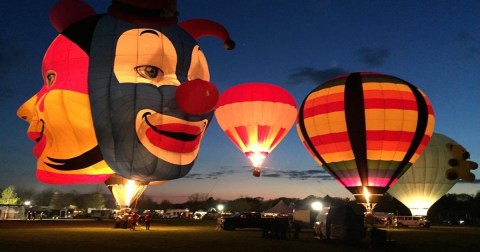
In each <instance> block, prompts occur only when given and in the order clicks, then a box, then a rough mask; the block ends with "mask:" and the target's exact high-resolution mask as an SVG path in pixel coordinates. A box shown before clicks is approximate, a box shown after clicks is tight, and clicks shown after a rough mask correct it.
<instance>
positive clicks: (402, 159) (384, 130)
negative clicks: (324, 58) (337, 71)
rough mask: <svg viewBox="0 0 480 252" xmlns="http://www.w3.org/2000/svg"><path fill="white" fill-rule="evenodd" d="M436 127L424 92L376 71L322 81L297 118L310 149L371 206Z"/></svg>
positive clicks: (361, 200)
mask: <svg viewBox="0 0 480 252" xmlns="http://www.w3.org/2000/svg"><path fill="white" fill-rule="evenodd" d="M433 126H434V115H433V109H432V106H431V105H430V101H429V100H428V99H427V97H426V96H425V95H424V94H423V92H421V91H420V90H419V89H418V88H416V87H415V86H413V85H412V84H410V83H408V82H406V81H404V80H401V79H399V78H396V77H393V76H389V75H384V74H378V73H351V74H348V75H345V76H340V77H337V78H335V79H332V80H329V81H327V82H325V83H323V84H322V85H320V86H318V87H317V88H316V89H314V90H313V91H312V92H310V94H308V95H307V97H306V98H305V100H304V101H303V103H302V106H301V107H300V110H299V116H298V122H297V130H298V134H299V136H300V139H301V140H302V142H303V143H304V145H305V147H306V148H307V150H308V151H309V153H310V154H311V155H312V156H313V157H314V159H315V160H316V161H317V162H318V163H319V164H320V165H322V167H323V168H324V169H325V170H327V171H328V172H329V173H330V174H331V175H332V176H333V177H335V178H336V180H337V181H338V182H339V183H340V184H341V185H343V186H344V187H345V188H347V189H348V190H349V191H350V192H351V193H352V194H353V195H354V196H355V197H356V199H357V201H359V202H361V203H364V204H365V205H366V206H367V210H368V209H371V208H372V207H373V206H374V204H375V203H377V202H378V200H379V197H381V196H382V195H383V194H384V193H385V192H386V191H387V190H388V188H390V187H391V186H392V185H394V184H395V183H396V182H397V180H398V178H399V177H400V176H401V175H402V174H403V173H404V172H405V171H406V170H407V169H408V168H409V167H410V166H411V165H412V164H413V163H414V162H415V160H417V158H418V157H419V156H420V154H421V153H422V151H423V150H424V149H425V146H426V145H427V143H428V141H429V140H430V136H431V134H432V133H433ZM367 196H368V197H367Z"/></svg>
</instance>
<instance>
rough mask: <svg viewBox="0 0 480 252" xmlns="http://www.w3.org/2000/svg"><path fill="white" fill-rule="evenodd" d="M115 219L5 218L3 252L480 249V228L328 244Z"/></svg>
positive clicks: (0, 235) (401, 232)
mask: <svg viewBox="0 0 480 252" xmlns="http://www.w3.org/2000/svg"><path fill="white" fill-rule="evenodd" d="M112 227H113V222H112V221H76V220H75V221H74V220H42V221H0V251H2V252H3V251H5V252H10V251H32V252H38V251H65V252H74V251H89V252H96V251H195V252H196V251H222V252H229V251H247V252H254V251H275V252H278V251H362V250H363V251H365V250H368V251H386V250H388V251H438V252H440V251H455V250H458V251H462V252H465V251H479V248H480V228H470V227H432V228H430V229H417V228H408V229H389V230H388V231H387V234H388V236H389V237H390V238H391V239H392V240H395V244H390V245H389V247H388V248H387V247H385V246H377V247H372V246H371V245H370V244H369V243H368V241H364V242H362V244H360V245H359V246H356V247H353V246H351V245H347V244H342V243H338V242H331V243H325V242H321V241H318V240H316V239H314V238H313V234H312V232H311V231H310V230H304V231H303V232H301V234H300V237H299V239H297V240H293V239H290V240H277V239H265V238H261V231H260V230H255V229H249V230H237V231H222V230H215V222H214V221H193V220H190V221H185V220H183V221H182V220H156V221H155V222H154V223H153V224H152V228H151V230H150V231H146V230H145V228H144V227H143V226H141V227H140V228H139V229H138V230H137V231H131V230H128V229H113V228H112Z"/></svg>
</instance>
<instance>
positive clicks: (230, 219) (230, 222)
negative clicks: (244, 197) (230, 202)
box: [220, 212, 262, 230]
mask: <svg viewBox="0 0 480 252" xmlns="http://www.w3.org/2000/svg"><path fill="white" fill-rule="evenodd" d="M220 227H221V228H222V229H223V230H235V229H236V228H262V216H261V213H259V212H242V213H236V214H233V215H230V216H225V217H222V219H221V224H220Z"/></svg>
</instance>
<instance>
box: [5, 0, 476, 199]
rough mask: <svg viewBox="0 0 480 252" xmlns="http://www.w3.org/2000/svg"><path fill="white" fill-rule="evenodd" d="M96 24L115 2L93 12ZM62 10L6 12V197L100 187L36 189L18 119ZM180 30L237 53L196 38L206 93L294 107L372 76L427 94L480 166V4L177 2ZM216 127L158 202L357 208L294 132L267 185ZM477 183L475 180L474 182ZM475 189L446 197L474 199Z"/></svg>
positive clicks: (440, 124) (27, 7) (157, 190)
mask: <svg viewBox="0 0 480 252" xmlns="http://www.w3.org/2000/svg"><path fill="white" fill-rule="evenodd" d="M86 2H88V3H89V4H91V5H92V6H93V7H94V8H95V9H96V11H97V13H104V12H106V9H107V7H108V6H109V4H110V1H108V0H98V1H94V0H89V1H86ZM54 3H55V1H52V0H49V1H26V0H19V1H8V2H6V1H2V3H0V21H1V22H0V32H1V34H2V36H0V111H1V112H0V115H1V117H2V119H1V122H0V128H1V129H2V130H1V131H0V141H1V143H2V144H1V146H0V171H1V173H2V176H0V187H5V186H8V185H11V184H14V185H16V186H17V187H24V188H33V189H42V188H48V187H54V188H58V189H59V190H64V191H70V190H73V189H75V190H78V191H87V192H88V191H92V190H95V189H96V188H103V185H82V186H62V187H60V186H52V185H45V184H41V183H39V182H37V181H36V179H35V159H34V157H33V155H32V154H31V153H32V148H33V143H32V142H31V141H30V140H29V139H28V138H27V136H26V130H27V124H26V123H25V122H23V121H22V120H20V119H18V118H17V117H16V114H15V113H16V110H17V108H18V107H19V106H20V105H21V104H22V103H23V102H24V101H25V100H26V99H28V98H29V97H31V95H33V94H34V93H36V92H37V90H38V89H39V88H40V87H41V85H42V80H41V72H40V66H41V61H42V57H43V53H44V52H45V50H46V49H47V47H48V45H49V44H50V42H51V41H52V40H53V38H54V37H55V36H56V32H55V30H54V29H53V27H52V26H51V25H50V23H49V19H48V12H49V10H50V8H51V7H52V6H53V4H54ZM178 10H179V12H180V20H186V19H190V18H208V19H212V20H215V21H217V22H220V23H222V24H223V25H224V26H225V27H226V28H227V29H228V30H229V32H230V35H231V37H232V38H233V39H234V40H235V41H236V43H237V47H236V49H235V50H233V51H225V50H223V47H222V44H221V42H220V41H218V40H217V39H214V38H200V39H199V44H200V46H201V47H202V48H203V51H204V52H205V54H206V56H207V60H208V62H209V67H210V75H211V81H212V82H213V83H214V84H215V85H216V86H217V87H218V89H219V90H220V91H221V92H222V91H224V90H225V89H227V88H228V87H230V86H232V85H235V84H239V83H244V82H251V81H259V82H269V83H274V84H277V85H280V86H282V87H284V88H286V89H287V90H289V91H290V92H291V93H292V94H293V95H294V97H295V100H296V102H297V106H299V105H300V104H301V102H302V101H303V99H304V98H305V97H306V95H307V94H308V93H309V92H310V91H311V90H312V89H313V88H315V87H316V86H317V85H319V84H321V83H322V82H323V81H325V80H327V79H329V78H331V77H334V76H336V75H338V74H342V73H346V72H358V71H373V72H381V73H385V74H390V75H394V76H397V77H400V78H402V79H404V80H407V81H409V82H410V83H412V84H414V85H416V86H417V87H419V88H420V89H422V90H423V91H424V92H425V93H426V94H427V96H428V97H429V98H430V100H431V102H432V105H433V108H434V110H435V115H436V125H435V132H438V133H442V134H445V135H447V136H449V137H451V138H453V139H455V140H456V141H457V142H459V143H460V144H462V145H463V146H464V147H466V148H467V149H468V150H469V151H470V153H471V159H472V160H474V161H476V162H479V161H480V141H479V140H480V136H479V133H478V132H479V130H480V106H479V105H480V104H479V103H480V102H479V98H480V14H479V13H480V1H476V0H463V1H456V2H455V3H453V2H452V1H433V0H426V1H413V0H408V1H380V0H379V1H353V0H342V1H323V0H302V1H289V0H245V1H221V0H204V1H186V0H183V1H182V0H179V1H178ZM248 165H249V161H248V160H247V158H245V157H244V156H243V154H242V153H241V152H240V151H239V150H238V149H236V147H235V146H234V145H233V144H232V143H231V142H230V140H229V139H228V138H227V137H226V136H225V135H224V134H223V132H222V131H221V130H220V128H219V127H218V124H217V123H216V121H215V122H212V124H211V126H210V128H209V129H208V131H207V133H206V136H205V138H204V140H203V143H202V147H201V150H200V154H199V157H198V159H197V162H196V164H195V166H194V168H193V169H192V171H191V172H190V173H189V175H187V176H186V177H184V178H181V179H178V180H173V181H170V182H168V183H166V184H164V185H159V186H152V187H150V188H149V189H148V190H147V191H146V193H147V194H148V195H152V196H153V195H154V196H155V197H154V198H155V199H157V200H162V199H169V200H172V201H178V202H183V201H184V200H185V199H186V197H188V196H189V195H191V194H194V193H205V194H209V195H210V196H212V197H214V198H222V199H229V198H236V197H240V196H249V197H257V196H259V197H265V198H275V197H281V196H287V197H299V198H303V197H305V196H308V195H311V194H313V195H317V196H324V195H326V194H328V195H331V196H338V197H350V196H351V195H350V193H349V192H348V191H347V190H345V189H343V188H342V187H341V186H340V185H339V184H338V183H337V182H335V181H334V180H332V179H331V178H329V177H328V176H327V174H325V172H324V171H323V169H322V168H321V167H319V166H318V165H317V164H316V163H315V162H314V161H313V159H312V158H311V157H310V156H309V154H308V153H307V152H306V150H305V149H304V147H303V146H302V144H301V142H300V140H299V138H298V135H297V132H296V130H295V128H292V130H291V131H290V132H289V134H288V135H287V137H286V138H285V139H284V141H283V142H282V143H281V144H280V145H279V146H278V147H277V148H276V149H274V150H273V152H272V153H271V154H270V155H269V157H268V158H267V160H266V162H265V163H264V165H265V166H266V169H265V171H264V173H263V176H262V177H260V178H254V177H253V176H252V175H251V170H250V168H249V167H248ZM474 173H475V174H476V176H477V179H480V171H478V170H477V171H475V172H474ZM479 190H480V185H479V184H466V183H459V184H457V185H456V186H455V187H454V188H453V189H452V190H451V191H450V192H457V193H459V192H465V193H470V194H471V193H476V192H477V191H479Z"/></svg>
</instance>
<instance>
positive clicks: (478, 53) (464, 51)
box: [453, 31, 480, 60]
mask: <svg viewBox="0 0 480 252" xmlns="http://www.w3.org/2000/svg"><path fill="white" fill-rule="evenodd" d="M453 41H454V42H455V44H457V45H458V46H460V49H461V54H460V57H461V59H464V60H475V59H478V58H480V47H479V46H478V44H479V43H478V42H477V39H476V38H475V36H474V35H473V34H471V33H469V32H464V31H462V32H459V33H458V34H457V35H456V36H455V37H454V39H453Z"/></svg>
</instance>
